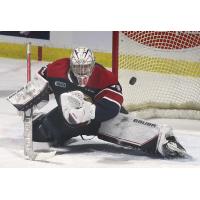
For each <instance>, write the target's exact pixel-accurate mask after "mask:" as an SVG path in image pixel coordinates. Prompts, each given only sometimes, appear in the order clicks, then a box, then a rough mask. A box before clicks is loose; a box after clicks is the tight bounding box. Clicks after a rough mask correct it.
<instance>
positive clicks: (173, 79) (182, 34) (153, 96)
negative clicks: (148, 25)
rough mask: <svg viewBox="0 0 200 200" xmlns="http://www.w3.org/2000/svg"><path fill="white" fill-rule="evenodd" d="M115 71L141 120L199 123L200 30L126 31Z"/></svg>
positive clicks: (118, 35)
mask: <svg viewBox="0 0 200 200" xmlns="http://www.w3.org/2000/svg"><path fill="white" fill-rule="evenodd" d="M114 34H115V38H114V39H113V52H115V53H114V54H113V68H114V69H113V70H114V71H116V69H117V72H115V73H116V74H117V73H118V79H119V81H120V83H121V84H122V89H123V94H124V97H125V101H124V106H125V108H126V109H128V110H129V111H135V112H136V113H137V116H138V117H142V118H152V117H167V118H191V119H200V32H197V31H122V32H115V33H114Z"/></svg>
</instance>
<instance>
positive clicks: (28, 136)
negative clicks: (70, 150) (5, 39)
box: [23, 43, 56, 160]
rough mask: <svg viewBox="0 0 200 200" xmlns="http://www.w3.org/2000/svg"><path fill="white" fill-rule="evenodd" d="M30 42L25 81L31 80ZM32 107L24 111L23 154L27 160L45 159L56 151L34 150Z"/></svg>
mask: <svg viewBox="0 0 200 200" xmlns="http://www.w3.org/2000/svg"><path fill="white" fill-rule="evenodd" d="M30 48H31V43H28V44H27V83H28V82H29V81H31V51H30V50H31V49H30ZM32 120H33V108H30V109H28V110H27V111H24V118H23V122H24V155H25V157H26V158H27V159H29V160H45V159H49V158H51V157H53V156H54V155H55V154H56V151H47V152H36V151H34V149H33V140H32V135H33V133H32V123H33V121H32Z"/></svg>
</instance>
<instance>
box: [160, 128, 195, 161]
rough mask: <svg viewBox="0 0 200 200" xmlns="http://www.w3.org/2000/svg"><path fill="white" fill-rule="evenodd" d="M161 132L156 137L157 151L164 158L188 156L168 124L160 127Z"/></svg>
mask: <svg viewBox="0 0 200 200" xmlns="http://www.w3.org/2000/svg"><path fill="white" fill-rule="evenodd" d="M161 131H162V133H161V134H160V137H159V139H158V145H157V151H158V152H159V153H160V154H161V155H162V156H163V157H165V158H190V157H191V156H190V155H189V154H188V153H187V152H186V150H185V148H184V147H183V146H182V145H181V144H180V143H179V142H178V141H177V139H176V137H175V136H174V135H173V133H172V129H171V128H170V127H168V126H165V125H164V126H162V127H161Z"/></svg>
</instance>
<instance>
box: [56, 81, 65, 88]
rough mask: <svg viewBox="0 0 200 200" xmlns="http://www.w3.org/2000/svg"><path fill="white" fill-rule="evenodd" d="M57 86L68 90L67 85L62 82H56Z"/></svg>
mask: <svg viewBox="0 0 200 200" xmlns="http://www.w3.org/2000/svg"><path fill="white" fill-rule="evenodd" d="M55 86H58V87H62V88H66V83H64V82H61V81H56V82H55Z"/></svg>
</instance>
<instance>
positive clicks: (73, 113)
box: [60, 91, 96, 124]
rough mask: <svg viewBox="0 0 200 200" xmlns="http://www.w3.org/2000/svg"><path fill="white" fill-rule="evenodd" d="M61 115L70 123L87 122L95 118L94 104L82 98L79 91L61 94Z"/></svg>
mask: <svg viewBox="0 0 200 200" xmlns="http://www.w3.org/2000/svg"><path fill="white" fill-rule="evenodd" d="M60 99H61V106H62V112H63V116H64V118H65V119H66V121H67V122H68V123H70V124H80V123H85V122H89V121H90V120H91V119H94V118H95V109H96V107H95V105H94V104H92V103H90V102H87V101H85V100H84V95H83V93H82V92H80V91H73V92H69V93H63V94H61V97H60Z"/></svg>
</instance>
